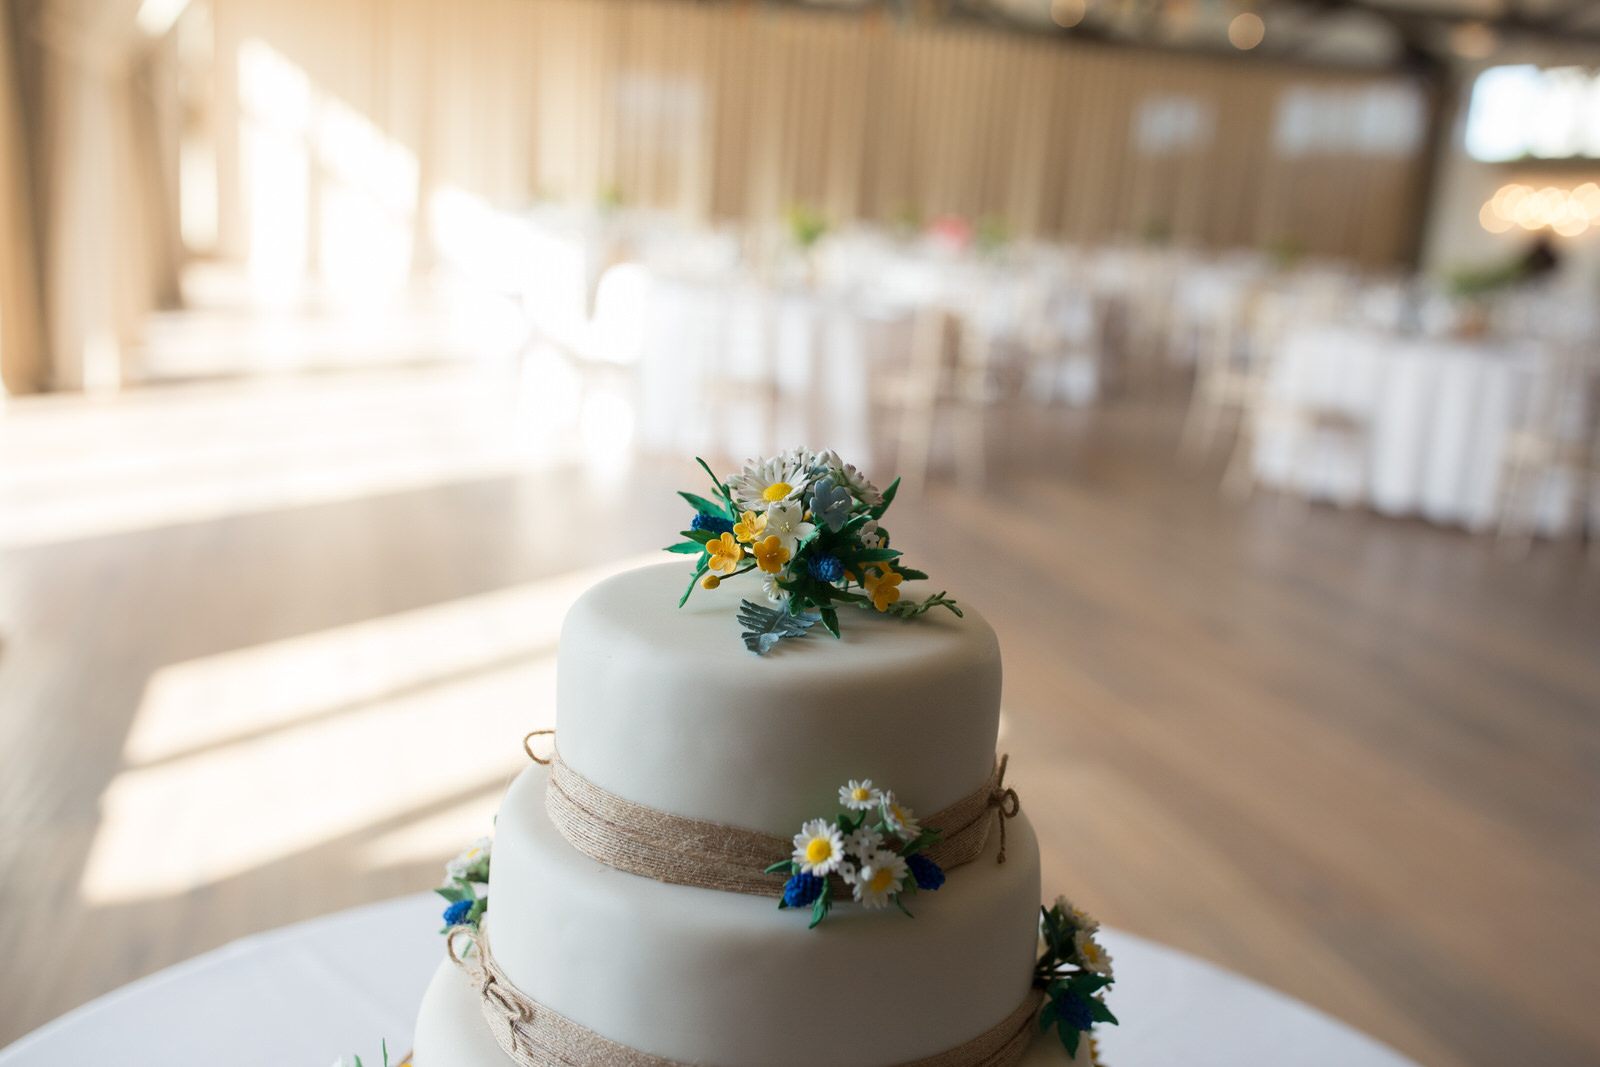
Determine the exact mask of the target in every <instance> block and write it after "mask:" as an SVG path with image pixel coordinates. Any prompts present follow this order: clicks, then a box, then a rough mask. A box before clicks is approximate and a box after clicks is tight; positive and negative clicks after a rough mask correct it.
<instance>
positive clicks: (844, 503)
mask: <svg viewBox="0 0 1600 1067" xmlns="http://www.w3.org/2000/svg"><path fill="white" fill-rule="evenodd" d="M854 503H855V498H853V497H852V496H851V495H850V490H848V489H846V488H845V487H844V486H842V485H835V484H834V483H833V478H832V476H829V477H826V478H819V479H817V482H816V485H814V486H813V487H812V490H811V518H812V519H813V520H814V521H816V522H820V523H822V524H823V525H825V526H827V527H828V529H830V530H832V531H833V532H834V533H838V532H839V531H840V530H842V529H843V528H844V524H845V523H846V522H848V521H849V520H850V506H851V505H852V504H854Z"/></svg>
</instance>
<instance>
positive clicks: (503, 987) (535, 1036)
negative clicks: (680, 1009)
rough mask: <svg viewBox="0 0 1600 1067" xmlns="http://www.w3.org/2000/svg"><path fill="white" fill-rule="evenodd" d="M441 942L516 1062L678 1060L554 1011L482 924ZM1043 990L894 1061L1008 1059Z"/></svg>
mask: <svg viewBox="0 0 1600 1067" xmlns="http://www.w3.org/2000/svg"><path fill="white" fill-rule="evenodd" d="M463 936H465V937H468V938H470V939H471V940H472V942H473V944H474V947H475V951H474V950H468V951H466V952H462V953H457V951H456V941H457V940H458V939H459V938H461V937H463ZM446 946H447V948H448V950H449V952H450V958H451V960H453V961H454V962H455V964H456V965H457V966H458V967H460V968H461V969H462V970H464V971H465V972H466V973H467V976H468V977H469V978H470V979H471V981H472V984H473V986H474V988H476V989H477V990H478V993H479V995H480V996H481V997H482V1001H483V1017H484V1019H485V1020H486V1021H487V1022H488V1024H489V1029H490V1030H491V1031H492V1032H493V1033H494V1039H495V1041H496V1043H498V1044H499V1046H500V1048H501V1050H502V1051H504V1052H505V1054H506V1055H507V1056H509V1057H510V1058H511V1059H512V1061H513V1062H515V1063H516V1064H518V1065H519V1067H686V1065H684V1064H682V1063H680V1062H679V1061H677V1060H669V1059H664V1058H662V1057H660V1056H653V1055H651V1054H650V1053H648V1052H640V1051H639V1050H638V1049H633V1048H629V1047H628V1046H627V1045H622V1044H618V1043H617V1042H615V1041H612V1040H611V1039H610V1038H608V1037H603V1036H601V1035H600V1034H597V1033H595V1032H594V1031H593V1030H590V1029H589V1028H588V1027H586V1026H583V1025H582V1024H580V1023H575V1022H573V1021H572V1020H571V1019H569V1018H567V1017H566V1016H565V1015H562V1014H560V1013H559V1012H554V1011H551V1010H550V1009H549V1008H547V1007H545V1006H544V1005H543V1004H540V1003H539V1002H538V1001H536V1000H534V999H533V998H532V997H530V996H528V995H527V994H526V993H524V992H523V991H522V990H520V989H518V988H517V987H516V986H515V985H513V984H512V982H511V980H510V979H509V978H507V977H506V974H505V972H504V971H502V970H501V969H500V967H499V965H498V964H497V963H496V962H495V958H494V953H492V952H491V951H489V935H488V930H487V928H486V926H480V927H479V928H478V929H477V930H476V931H474V930H473V929H472V927H469V926H456V927H452V928H451V930H450V934H449V937H448V939H447V940H446ZM1043 997H1044V994H1043V992H1042V991H1041V990H1037V989H1034V990H1031V991H1029V993H1028V995H1027V997H1026V998H1025V999H1024V1000H1023V1002H1022V1003H1021V1004H1019V1005H1017V1008H1016V1010H1015V1011H1013V1012H1012V1013H1011V1014H1010V1015H1008V1016H1006V1017H1005V1019H1004V1020H1002V1021H1001V1022H1000V1023H999V1024H998V1025H996V1026H994V1027H991V1028H990V1029H988V1030H986V1031H984V1032H983V1033H981V1034H979V1035H978V1036H977V1037H975V1038H973V1039H972V1040H971V1041H968V1042H966V1043H965V1044H963V1045H958V1046H957V1047H955V1048H953V1049H949V1050H948V1051H945V1052H940V1053H937V1054H935V1055H933V1056H926V1057H924V1058H922V1059H920V1060H910V1061H907V1062H905V1063H902V1064H897V1065H896V1067H1013V1065H1014V1064H1016V1063H1018V1062H1019V1061H1020V1060H1021V1059H1022V1056H1023V1054H1024V1053H1025V1052H1026V1051H1027V1049H1028V1043H1029V1042H1030V1041H1031V1040H1032V1038H1033V1030H1034V1017H1035V1016H1036V1015H1037V1014H1038V1011H1039V1005H1040V1004H1041V1003H1042V1000H1043Z"/></svg>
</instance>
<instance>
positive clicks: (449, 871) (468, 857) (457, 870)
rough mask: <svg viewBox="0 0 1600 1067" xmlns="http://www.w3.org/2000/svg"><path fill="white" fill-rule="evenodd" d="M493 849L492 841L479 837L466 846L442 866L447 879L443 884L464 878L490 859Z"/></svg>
mask: <svg viewBox="0 0 1600 1067" xmlns="http://www.w3.org/2000/svg"><path fill="white" fill-rule="evenodd" d="M493 849H494V841H493V840H491V839H490V838H487V837H480V838H478V839H477V840H476V841H474V842H473V843H472V844H470V845H468V846H467V847H466V848H465V849H463V850H462V852H461V855H459V856H457V857H456V858H455V859H453V860H451V861H450V862H449V863H446V864H445V865H444V873H445V875H446V877H447V878H448V879H449V881H446V882H445V884H446V885H449V884H450V881H453V880H455V879H457V878H465V877H466V876H467V872H468V871H470V870H471V869H472V868H473V867H476V866H477V865H478V864H479V863H481V862H483V861H484V860H486V859H488V858H489V857H490V854H491V852H492V851H493Z"/></svg>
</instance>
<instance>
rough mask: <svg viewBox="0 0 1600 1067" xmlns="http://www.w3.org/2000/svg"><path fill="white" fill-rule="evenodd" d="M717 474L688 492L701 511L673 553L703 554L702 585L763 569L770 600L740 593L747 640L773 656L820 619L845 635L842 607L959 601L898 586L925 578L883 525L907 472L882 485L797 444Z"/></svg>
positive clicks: (911, 607) (891, 609) (832, 456)
mask: <svg viewBox="0 0 1600 1067" xmlns="http://www.w3.org/2000/svg"><path fill="white" fill-rule="evenodd" d="M698 462H699V463H700V466H701V467H702V468H704V470H705V472H706V474H708V475H710V477H711V485H712V493H713V495H712V496H711V497H703V496H699V495H697V494H694V493H685V492H680V493H679V494H678V495H679V496H681V497H683V498H684V499H685V500H687V501H688V502H689V506H690V507H692V508H694V509H695V514H694V518H693V519H692V520H690V523H689V529H687V530H684V531H683V537H684V538H686V540H684V541H681V542H679V543H678V544H675V545H672V546H670V547H669V548H668V549H667V551H668V552H677V553H681V554H683V555H692V556H695V557H696V559H695V570H694V576H693V577H692V578H691V579H690V580H689V587H688V588H687V589H685V590H684V593H683V596H682V597H681V598H679V600H678V606H679V607H682V606H683V604H684V603H686V602H687V601H688V599H689V595H690V594H691V593H693V592H694V589H695V586H696V585H699V586H701V587H702V588H704V589H715V588H717V586H719V585H720V584H721V583H722V582H723V581H725V580H726V579H728V578H734V577H737V576H739V575H741V574H747V573H750V572H752V571H755V572H759V573H760V576H761V587H762V591H763V593H764V594H765V597H764V599H765V601H766V603H765V604H762V603H758V602H756V601H753V600H742V601H740V612H739V621H740V623H741V624H742V625H743V626H744V627H745V629H744V632H743V635H742V636H743V637H744V642H745V646H746V647H747V648H749V649H750V651H752V652H755V653H756V654H758V655H765V654H766V653H767V652H768V651H770V650H771V649H772V646H773V645H775V644H777V642H778V641H780V640H782V639H783V638H786V637H804V636H805V635H806V634H807V633H808V632H809V631H810V629H811V627H812V626H813V625H815V624H816V623H817V622H818V621H821V623H822V625H823V626H824V627H825V628H826V629H827V630H828V632H829V633H831V634H833V636H835V637H838V636H839V605H841V604H849V605H854V606H855V607H858V608H863V609H869V608H870V609H874V610H877V611H880V612H883V613H885V614H889V615H898V616H900V617H902V618H911V617H913V616H916V615H921V614H922V613H923V612H925V611H929V610H931V609H933V608H937V607H942V608H948V609H949V610H951V611H952V612H954V613H955V614H957V615H960V614H961V609H960V608H959V607H957V606H956V602H955V601H954V600H951V599H950V598H948V597H947V596H945V594H944V593H943V592H939V593H936V594H934V595H932V596H930V597H927V598H926V599H923V600H920V601H918V600H910V599H901V590H900V585H901V583H902V582H904V581H907V580H918V579H925V578H927V577H928V576H927V575H926V574H924V573H922V572H921V571H918V570H913V569H911V568H909V567H905V566H902V565H901V563H900V550H899V549H896V548H891V547H889V531H888V530H886V529H884V527H883V526H881V525H880V520H881V519H882V518H883V514H884V512H885V511H887V510H888V509H889V505H890V504H891V503H893V502H894V496H895V492H896V490H898V489H899V486H900V479H898V478H896V479H895V480H894V482H893V483H891V484H890V486H889V488H887V489H884V490H881V491H880V490H879V489H878V487H877V486H875V485H873V484H872V483H871V482H870V481H868V480H867V478H866V476H865V475H863V474H862V473H861V472H860V471H859V470H857V469H856V468H855V467H854V466H853V465H851V464H848V463H845V462H843V461H841V460H840V459H839V456H838V455H837V454H836V453H834V452H811V451H808V450H806V449H794V450H792V451H789V452H785V453H783V454H781V455H777V456H773V457H771V458H770V459H756V460H751V461H750V462H749V463H747V464H745V467H744V469H743V470H741V471H740V472H739V473H738V474H734V475H730V476H729V477H728V479H727V480H726V481H723V480H722V479H720V478H718V477H717V476H716V475H715V474H712V473H711V468H710V467H709V466H707V465H706V462H705V460H703V459H702V460H699V461H698Z"/></svg>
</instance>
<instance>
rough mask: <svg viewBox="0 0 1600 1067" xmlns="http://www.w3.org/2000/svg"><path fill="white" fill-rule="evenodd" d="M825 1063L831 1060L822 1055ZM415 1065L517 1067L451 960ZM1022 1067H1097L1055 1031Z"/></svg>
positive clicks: (430, 1004)
mask: <svg viewBox="0 0 1600 1067" xmlns="http://www.w3.org/2000/svg"><path fill="white" fill-rule="evenodd" d="M818 1062H819V1063H823V1062H826V1061H824V1060H818ZM411 1064H412V1067H517V1065H516V1062H515V1061H514V1060H512V1059H511V1058H510V1057H509V1056H507V1055H506V1054H505V1053H504V1052H502V1051H501V1050H500V1046H499V1045H497V1044H495V1040H494V1035H493V1034H492V1033H490V1031H489V1024H488V1023H486V1022H484V1019H483V1010H482V1002H481V1001H480V1000H479V999H478V994H477V992H476V991H475V990H474V989H473V988H472V984H471V983H470V982H468V981H467V976H466V975H465V974H464V973H462V971H461V969H460V968H459V967H456V966H455V965H454V964H452V963H451V962H450V961H449V960H445V961H444V962H443V963H441V964H440V965H439V969H438V970H437V971H436V972H434V975H433V981H432V982H431V983H429V985H428V991H427V993H426V994H424V995H423V998H422V1009H421V1010H420V1011H419V1012H418V1013H417V1032H416V1040H415V1042H414V1051H413V1053H412V1056H411ZM1019 1067H1092V1064H1091V1063H1090V1060H1089V1043H1088V1042H1087V1041H1084V1042H1082V1043H1080V1044H1079V1046H1078V1054H1077V1055H1076V1056H1068V1055H1067V1050H1066V1049H1064V1048H1062V1047H1061V1042H1059V1041H1057V1040H1056V1038H1055V1035H1054V1034H1049V1035H1044V1036H1040V1037H1037V1038H1035V1039H1034V1041H1033V1045H1032V1046H1031V1047H1030V1048H1029V1049H1028V1054H1027V1055H1026V1056H1025V1057H1023V1060H1022V1062H1021V1064H1020V1065H1019Z"/></svg>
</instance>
